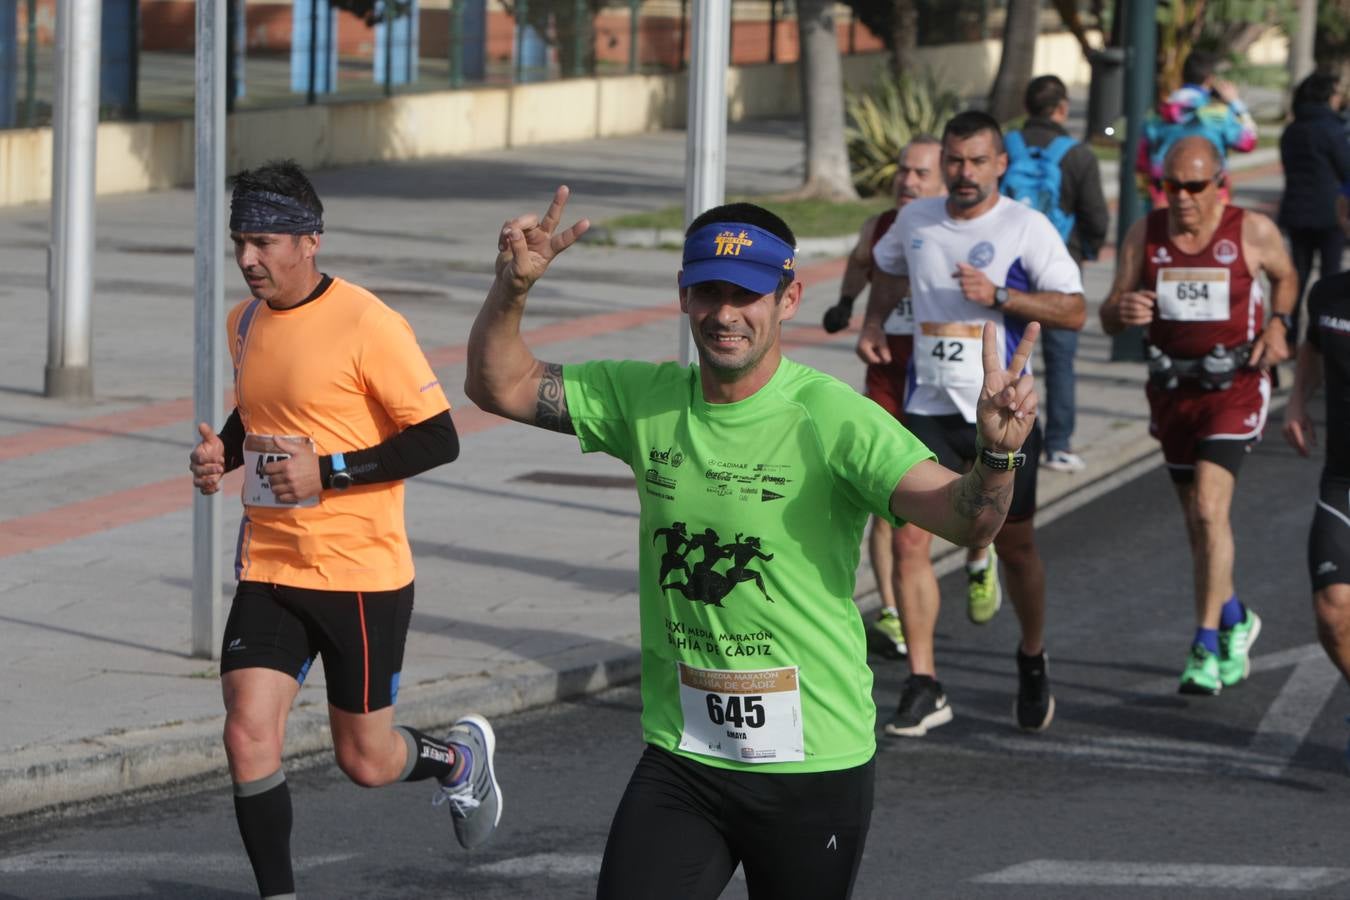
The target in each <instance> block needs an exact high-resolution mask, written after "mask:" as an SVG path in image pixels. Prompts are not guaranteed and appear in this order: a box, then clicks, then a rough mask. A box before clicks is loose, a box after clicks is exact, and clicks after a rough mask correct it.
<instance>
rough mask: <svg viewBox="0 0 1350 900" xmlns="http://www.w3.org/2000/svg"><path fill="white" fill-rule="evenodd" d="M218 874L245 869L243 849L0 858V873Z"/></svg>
mask: <svg viewBox="0 0 1350 900" xmlns="http://www.w3.org/2000/svg"><path fill="white" fill-rule="evenodd" d="M355 855H356V854H354V853H339V854H333V855H330V856H306V857H301V858H299V859H297V860H296V861H295V864H294V865H295V869H296V871H300V872H303V871H305V870H308V869H317V868H319V867H320V866H328V865H332V864H333V863H339V862H344V861H346V860H349V859H352V858H353V857H354V856H355ZM177 872H186V873H190V874H194V873H203V874H212V875H215V874H219V873H223V872H242V873H245V874H247V873H248V872H249V866H248V859H247V858H246V857H245V856H244V854H243V853H126V852H123V851H106V850H39V851H37V852H35V853H22V854H19V855H18V856H10V857H5V858H3V859H0V875H25V874H39V875H74V876H77V877H78V876H88V877H101V876H107V875H145V876H147V877H154V878H159V877H163V876H164V875H165V874H166V873H177Z"/></svg>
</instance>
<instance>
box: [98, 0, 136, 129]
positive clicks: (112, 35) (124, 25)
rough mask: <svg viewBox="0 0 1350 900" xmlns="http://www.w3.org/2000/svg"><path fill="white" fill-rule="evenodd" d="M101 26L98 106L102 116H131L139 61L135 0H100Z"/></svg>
mask: <svg viewBox="0 0 1350 900" xmlns="http://www.w3.org/2000/svg"><path fill="white" fill-rule="evenodd" d="M102 26H103V30H102V35H103V36H102V41H101V45H102V51H101V56H100V57H99V73H98V79H99V86H98V102H99V106H101V107H102V108H103V113H104V115H105V116H106V115H112V116H113V117H123V116H125V117H134V116H135V115H136V80H137V69H138V68H139V66H138V63H139V61H140V60H139V56H140V3H139V2H137V0H103V18H102Z"/></svg>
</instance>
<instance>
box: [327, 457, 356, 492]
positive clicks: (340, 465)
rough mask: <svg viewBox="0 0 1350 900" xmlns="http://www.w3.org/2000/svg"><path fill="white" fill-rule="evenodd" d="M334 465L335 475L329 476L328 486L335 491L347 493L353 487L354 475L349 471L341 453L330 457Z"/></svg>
mask: <svg viewBox="0 0 1350 900" xmlns="http://www.w3.org/2000/svg"><path fill="white" fill-rule="evenodd" d="M328 460H329V462H331V463H332V465H333V474H332V475H329V476H328V486H329V487H330V488H332V489H333V490H335V491H345V490H346V489H347V488H349V487H351V486H352V473H351V472H348V471H347V460H346V459H344V458H343V456H342V454H341V453H334V454H333V455H332V456H330V457H328Z"/></svg>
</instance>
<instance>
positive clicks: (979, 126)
mask: <svg viewBox="0 0 1350 900" xmlns="http://www.w3.org/2000/svg"><path fill="white" fill-rule="evenodd" d="M981 131H988V132H989V133H990V134H992V135H993V136H994V149H995V150H997V151H998V152H999V153H1002V152H1003V129H1002V128H999V127H998V119H995V118H994V117H993V116H991V115H989V113H987V112H981V111H980V110H978V109H968V110H966V111H965V112H959V113H957V114H956V115H954V116H952V117H951V118H950V119H948V120H947V125H946V127H944V128H943V129H942V143H943V144H944V145H946V143H947V138H949V137H954V138H956V139H957V140H961V141H963V140H965V139H966V138H968V137H973V136H975V135H977V134H979V133H980V132H981Z"/></svg>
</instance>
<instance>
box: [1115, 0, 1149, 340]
mask: <svg viewBox="0 0 1350 900" xmlns="http://www.w3.org/2000/svg"><path fill="white" fill-rule="evenodd" d="M1157 6H1158V2H1157V0H1125V19H1126V23H1125V29H1126V30H1125V121H1126V126H1125V144H1124V146H1122V147H1121V148H1120V195H1119V196H1120V203H1119V208H1118V225H1119V230H1118V231H1117V233H1116V249H1117V250H1119V249H1120V245H1121V244H1123V243H1124V242H1125V235H1127V234H1129V232H1130V226H1131V225H1133V224H1134V223H1135V222H1137V221H1138V220H1139V219H1140V218H1142V217H1143V216H1145V215H1147V214H1148V210H1147V209H1145V208H1144V198H1143V196H1142V195H1141V194H1140V193H1139V188H1138V185H1136V183H1135V177H1134V161H1135V160H1136V159H1138V157H1139V142H1140V141H1142V140H1143V139H1144V119H1145V118H1146V117H1147V116H1148V114H1149V110H1150V109H1151V108H1152V107H1153V101H1154V94H1155V92H1156V90H1157V89H1156V88H1155V87H1154V81H1155V74H1154V66H1155V65H1156V63H1157V56H1158V50H1157V31H1156V28H1157V26H1156V24H1155V22H1156V20H1155V15H1156V14H1157ZM1143 358H1144V348H1143V344H1142V342H1141V330H1140V329H1139V328H1127V329H1125V330H1124V331H1123V332H1121V333H1120V334H1118V335H1116V336H1115V337H1113V338H1112V339H1111V359H1113V360H1142V359H1143Z"/></svg>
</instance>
